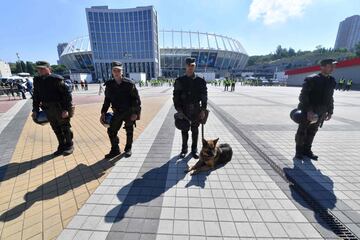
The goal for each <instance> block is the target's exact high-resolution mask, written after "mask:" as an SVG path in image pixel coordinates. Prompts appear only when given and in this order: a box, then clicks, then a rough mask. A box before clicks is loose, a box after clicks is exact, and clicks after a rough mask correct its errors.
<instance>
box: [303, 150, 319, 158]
mask: <svg viewBox="0 0 360 240" xmlns="http://www.w3.org/2000/svg"><path fill="white" fill-rule="evenodd" d="M304 156H306V157H308V158H310V159H312V160H318V158H319V157H318V156H316V155H315V154H314V153H313V152H312V151H311V148H306V149H305V151H304Z"/></svg>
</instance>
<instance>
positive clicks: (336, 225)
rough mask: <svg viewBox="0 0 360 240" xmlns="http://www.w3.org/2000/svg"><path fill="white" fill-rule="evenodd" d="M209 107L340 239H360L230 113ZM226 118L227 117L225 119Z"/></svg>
mask: <svg viewBox="0 0 360 240" xmlns="http://www.w3.org/2000/svg"><path fill="white" fill-rule="evenodd" d="M209 105H210V106H211V108H212V109H213V110H214V113H215V114H216V116H217V117H218V118H220V119H221V120H222V121H223V122H226V124H227V125H228V126H230V127H231V128H232V129H233V131H235V132H236V133H237V134H239V135H240V137H241V138H242V139H244V140H245V142H246V143H247V144H249V146H250V147H251V148H253V149H254V151H255V152H256V153H257V154H258V155H259V156H260V157H261V158H263V159H264V160H265V161H266V162H267V163H268V164H269V165H270V166H271V167H272V169H273V170H274V171H275V172H276V173H277V174H279V175H280V176H281V177H282V179H283V180H284V181H285V182H287V183H289V184H290V185H291V186H292V187H293V188H294V190H295V191H296V192H297V193H298V194H299V195H300V196H301V197H302V198H303V200H304V201H305V202H306V203H307V204H308V205H309V206H310V207H311V209H312V210H313V211H314V213H315V214H318V215H319V216H320V217H321V219H322V220H323V221H324V222H325V223H326V224H327V225H328V226H329V227H330V229H331V230H332V231H333V232H334V233H335V234H336V235H337V236H338V237H340V238H342V239H345V240H356V239H359V238H358V237H357V236H356V235H355V234H354V233H353V232H352V231H351V230H350V229H348V228H347V227H346V225H345V224H343V223H342V222H341V221H340V220H339V219H338V218H337V217H336V216H334V215H333V214H332V213H331V211H330V210H328V209H325V208H323V207H322V206H321V205H320V204H319V203H318V202H317V201H316V200H315V199H314V198H313V197H312V196H311V195H310V194H309V193H307V192H306V190H305V189H304V188H303V187H301V186H300V184H298V183H297V182H296V181H295V180H294V179H293V178H292V177H291V176H287V175H286V174H285V173H284V171H283V169H282V168H281V167H279V166H278V165H277V164H276V163H275V162H274V161H273V160H272V159H271V158H270V157H269V156H268V155H267V154H266V153H264V152H263V151H262V150H261V149H260V148H259V147H258V146H257V145H256V144H255V143H254V142H253V141H252V140H251V139H250V138H248V137H247V136H246V134H245V133H244V132H243V131H242V130H240V129H239V128H238V127H237V126H236V125H235V124H234V122H236V120H235V119H234V118H233V117H232V116H230V115H229V114H228V113H226V112H225V111H223V110H222V109H220V108H219V107H217V106H215V104H213V103H212V102H211V101H209ZM225 116H226V117H225ZM230 119H232V120H233V121H231V120H230Z"/></svg>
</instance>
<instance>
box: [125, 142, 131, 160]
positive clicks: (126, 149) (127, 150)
mask: <svg viewBox="0 0 360 240" xmlns="http://www.w3.org/2000/svg"><path fill="white" fill-rule="evenodd" d="M124 151H125V157H127V158H128V157H131V155H132V152H131V145H128V144H126V146H125V149H124Z"/></svg>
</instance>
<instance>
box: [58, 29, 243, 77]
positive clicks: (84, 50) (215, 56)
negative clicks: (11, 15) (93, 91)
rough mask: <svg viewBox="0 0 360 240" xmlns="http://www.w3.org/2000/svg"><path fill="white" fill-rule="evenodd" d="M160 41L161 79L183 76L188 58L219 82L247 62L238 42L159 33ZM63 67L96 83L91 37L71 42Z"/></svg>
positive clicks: (209, 35) (194, 34) (210, 36)
mask: <svg viewBox="0 0 360 240" xmlns="http://www.w3.org/2000/svg"><path fill="white" fill-rule="evenodd" d="M158 40H159V48H160V68H161V74H160V75H162V76H164V77H177V76H180V75H182V74H183V73H184V70H185V65H184V62H185V58H186V57H189V56H191V57H194V58H196V62H197V70H196V71H197V72H198V73H203V72H213V73H215V76H216V77H217V78H220V77H227V76H230V75H231V73H233V72H236V71H238V70H241V69H243V68H244V67H245V65H246V63H247V60H248V54H247V52H246V51H245V49H244V48H243V46H242V45H241V43H240V42H239V41H237V40H235V39H232V38H230V37H227V36H222V35H217V34H214V33H203V32H192V31H176V30H160V31H159V39H158ZM114 60H119V59H114ZM120 60H121V59H120ZM60 63H61V64H64V65H65V66H66V67H67V68H68V69H69V70H71V72H72V73H88V74H91V75H92V77H93V79H95V74H94V65H93V58H92V51H91V45H90V41H89V37H88V36H84V37H80V38H77V39H75V40H72V41H70V42H69V44H68V45H67V47H66V48H65V49H64V51H63V52H62V54H61V56H60Z"/></svg>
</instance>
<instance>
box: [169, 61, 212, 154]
mask: <svg viewBox="0 0 360 240" xmlns="http://www.w3.org/2000/svg"><path fill="white" fill-rule="evenodd" d="M195 67H196V63H195V58H187V59H186V74H185V75H184V76H182V77H179V78H177V79H176V80H175V84H174V92H173V102H174V106H175V109H176V111H177V112H178V113H177V114H176V116H177V118H179V119H181V121H184V122H185V123H188V124H184V125H183V127H181V135H182V149H181V153H180V157H181V158H184V157H185V155H186V154H187V152H188V145H187V142H188V138H189V129H190V128H191V133H192V144H191V154H192V156H193V157H194V158H199V156H198V153H197V142H198V136H199V125H200V122H199V121H200V120H202V119H204V118H205V112H206V107H207V87H206V82H205V80H204V79H203V78H201V77H198V76H196V75H195ZM176 121H177V120H175V123H176Z"/></svg>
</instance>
